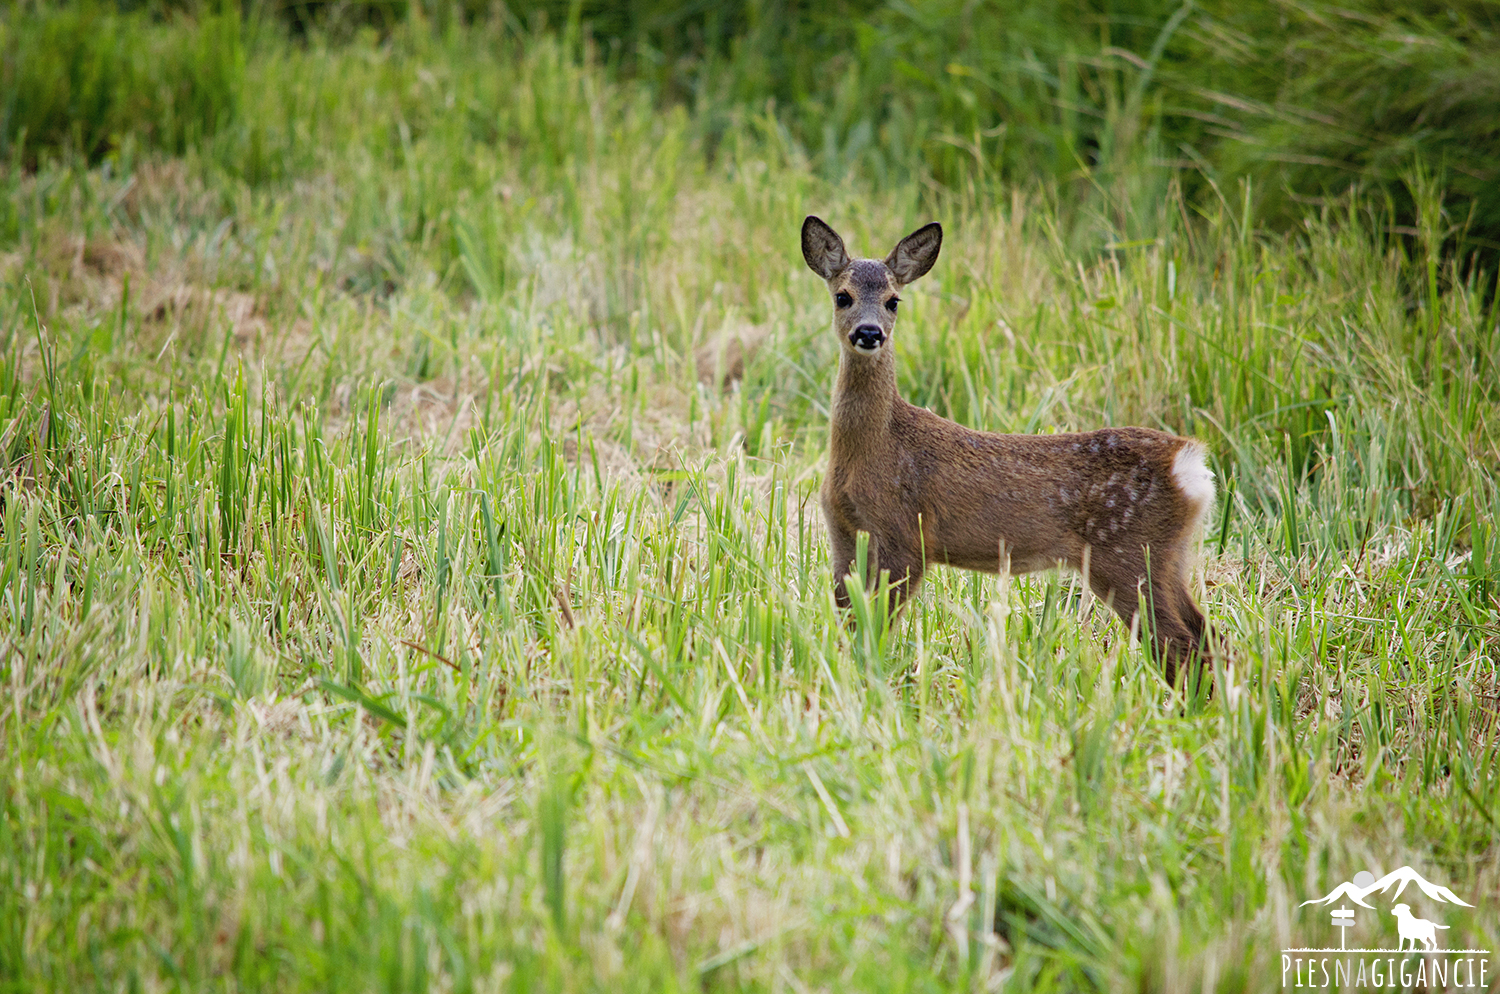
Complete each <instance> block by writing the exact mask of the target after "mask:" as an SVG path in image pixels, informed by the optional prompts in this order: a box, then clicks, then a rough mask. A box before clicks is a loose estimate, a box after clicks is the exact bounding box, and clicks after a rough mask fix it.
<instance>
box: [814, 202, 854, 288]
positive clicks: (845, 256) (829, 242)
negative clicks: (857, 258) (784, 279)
mask: <svg viewBox="0 0 1500 994" xmlns="http://www.w3.org/2000/svg"><path fill="white" fill-rule="evenodd" d="M802 258H803V259H806V260H807V268H809V269H811V270H812V271H813V272H815V273H817V274H818V275H819V276H821V277H823V278H824V279H825V280H831V279H833V278H834V277H835V276H837V275H838V274H839V273H841V272H843V271H844V269H845V268H847V267H848V265H849V253H848V252H846V251H844V240H843V239H842V238H840V237H839V235H838V232H836V231H834V230H833V229H832V228H830V227H829V226H828V225H827V224H825V223H824V221H823V219H822V218H820V217H814V216H813V215H811V214H809V215H808V216H807V220H805V221H803V222H802Z"/></svg>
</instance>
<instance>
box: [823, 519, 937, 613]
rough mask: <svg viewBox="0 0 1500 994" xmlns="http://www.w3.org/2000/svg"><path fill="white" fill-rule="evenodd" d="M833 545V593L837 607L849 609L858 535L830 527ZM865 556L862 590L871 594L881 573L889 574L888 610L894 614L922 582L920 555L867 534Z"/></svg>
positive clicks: (878, 581) (922, 565)
mask: <svg viewBox="0 0 1500 994" xmlns="http://www.w3.org/2000/svg"><path fill="white" fill-rule="evenodd" d="M829 533H830V537H831V539H832V546H833V561H832V564H833V592H834V597H835V599H836V600H837V601H838V605H839V607H841V608H847V607H849V590H848V586H847V584H848V582H849V578H850V575H851V574H852V573H854V572H855V570H856V569H857V568H858V565H859V564H858V548H859V545H858V542H859V539H858V533H856V532H850V531H848V530H845V529H842V528H838V527H836V526H833V525H832V524H830V526H829ZM867 548H868V551H867V553H866V556H865V590H866V591H868V592H874V591H875V590H876V589H877V588H878V587H879V585H880V574H881V571H882V570H884V571H886V572H888V573H889V575H890V588H891V593H890V604H889V611H890V613H891V614H892V615H894V614H895V613H896V612H897V611H898V610H899V609H900V608H901V606H902V605H903V604H904V603H906V600H907V598H909V597H910V596H911V595H912V593H914V592H915V591H916V589H917V587H918V585H920V584H921V582H922V575H923V573H924V572H925V567H924V564H923V562H922V556H921V553H920V552H919V551H917V550H912V549H907V548H905V547H903V546H902V545H900V544H898V543H896V542H891V541H888V540H886V539H883V538H881V537H880V536H878V535H875V534H870V538H869V545H868V547H867Z"/></svg>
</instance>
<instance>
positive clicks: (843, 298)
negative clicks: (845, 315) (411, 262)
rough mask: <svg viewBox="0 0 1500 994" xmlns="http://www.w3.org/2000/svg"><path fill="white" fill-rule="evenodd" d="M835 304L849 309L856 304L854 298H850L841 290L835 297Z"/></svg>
mask: <svg viewBox="0 0 1500 994" xmlns="http://www.w3.org/2000/svg"><path fill="white" fill-rule="evenodd" d="M833 302H834V303H835V304H838V305H839V306H840V307H848V306H849V305H850V304H852V303H854V298H853V297H851V296H849V295H848V294H847V293H845V292H844V291H842V290H840V291H839V292H838V293H836V294H834V295H833Z"/></svg>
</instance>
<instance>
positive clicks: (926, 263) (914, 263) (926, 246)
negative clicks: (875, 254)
mask: <svg viewBox="0 0 1500 994" xmlns="http://www.w3.org/2000/svg"><path fill="white" fill-rule="evenodd" d="M942 247H943V226H942V225H940V224H938V223H937V222H936V221H934V222H933V223H932V224H924V225H923V226H922V227H920V228H918V229H917V230H916V231H913V232H912V233H911V234H909V235H907V236H906V237H905V238H903V239H901V241H900V242H899V243H898V244H897V245H896V247H895V248H893V249H891V254H890V255H888V256H886V257H885V268H887V269H889V270H890V271H891V275H892V276H894V277H896V282H897V283H900V284H901V285H902V286H905V285H906V284H908V283H911V282H912V281H914V280H919V279H921V278H922V277H923V276H926V275H927V271H928V270H929V269H931V268H932V264H933V263H935V262H937V257H938V250H939V249H941V248H942Z"/></svg>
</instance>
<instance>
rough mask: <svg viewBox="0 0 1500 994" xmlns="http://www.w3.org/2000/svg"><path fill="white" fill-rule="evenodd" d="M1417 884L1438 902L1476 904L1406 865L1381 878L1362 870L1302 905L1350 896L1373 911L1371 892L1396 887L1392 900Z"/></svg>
mask: <svg viewBox="0 0 1500 994" xmlns="http://www.w3.org/2000/svg"><path fill="white" fill-rule="evenodd" d="M1364 878H1368V879H1364ZM1413 883H1414V884H1416V885H1417V889H1418V890H1420V891H1421V892H1422V893H1423V894H1425V895H1427V897H1428V898H1429V899H1430V900H1433V901H1437V902H1438V903H1439V904H1457V905H1459V906H1461V907H1465V908H1472V907H1474V905H1472V904H1470V903H1469V902H1468V901H1465V900H1464V899H1463V898H1461V897H1459V896H1458V895H1457V894H1455V893H1453V892H1452V891H1451V890H1449V889H1448V888H1446V887H1444V886H1442V885H1441V884H1435V883H1432V882H1431V881H1429V880H1427V879H1426V878H1425V877H1423V876H1422V874H1420V873H1418V872H1417V871H1416V870H1413V869H1412V868H1411V867H1409V866H1403V867H1402V868H1401V869H1399V870H1392V871H1391V872H1390V873H1387V874H1386V875H1385V876H1383V877H1381V878H1380V879H1379V880H1376V879H1375V875H1374V874H1373V873H1369V872H1365V871H1361V872H1359V873H1356V874H1355V875H1354V879H1353V880H1346V881H1345V882H1343V883H1341V884H1339V885H1338V886H1337V887H1335V888H1334V889H1333V890H1331V891H1329V892H1328V895H1327V896H1326V897H1315V898H1313V899H1312V900H1309V901H1303V902H1302V903H1301V904H1300V905H1298V907H1302V908H1305V907H1307V906H1308V905H1309V904H1332V903H1333V902H1335V901H1339V900H1344V899H1346V898H1347V899H1348V900H1350V901H1353V902H1354V903H1355V904H1357V905H1359V906H1360V907H1362V908H1369V909H1370V910H1371V911H1374V910H1375V906H1374V905H1373V904H1370V903H1368V902H1366V901H1365V898H1367V897H1369V896H1370V895H1371V894H1379V895H1380V896H1381V897H1386V896H1387V895H1386V893H1385V892H1386V891H1387V890H1390V888H1391V887H1392V886H1394V887H1395V888H1396V892H1395V893H1394V894H1391V895H1389V897H1390V899H1391V900H1395V899H1396V898H1398V897H1400V896H1401V892H1402V891H1404V890H1405V889H1406V885H1407V884H1413Z"/></svg>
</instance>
